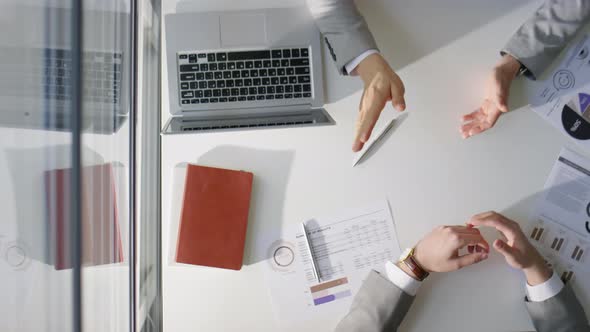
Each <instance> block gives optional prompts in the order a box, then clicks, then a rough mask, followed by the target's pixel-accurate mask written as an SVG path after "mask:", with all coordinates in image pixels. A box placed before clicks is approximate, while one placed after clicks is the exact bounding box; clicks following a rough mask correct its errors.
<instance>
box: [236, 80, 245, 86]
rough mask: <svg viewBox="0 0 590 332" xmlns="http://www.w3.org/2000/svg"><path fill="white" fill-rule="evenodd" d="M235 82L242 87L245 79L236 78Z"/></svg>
mask: <svg viewBox="0 0 590 332" xmlns="http://www.w3.org/2000/svg"><path fill="white" fill-rule="evenodd" d="M234 83H235V85H236V86H237V87H241V86H244V81H243V80H234Z"/></svg>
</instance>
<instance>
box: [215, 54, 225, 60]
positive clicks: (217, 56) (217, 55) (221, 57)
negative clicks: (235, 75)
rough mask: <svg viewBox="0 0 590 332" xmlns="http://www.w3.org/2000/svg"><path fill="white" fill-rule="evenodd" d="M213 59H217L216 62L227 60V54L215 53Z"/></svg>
mask: <svg viewBox="0 0 590 332" xmlns="http://www.w3.org/2000/svg"><path fill="white" fill-rule="evenodd" d="M215 57H216V58H217V61H225V60H227V54H225V53H217V54H216V55H215Z"/></svg>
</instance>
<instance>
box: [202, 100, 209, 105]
mask: <svg viewBox="0 0 590 332" xmlns="http://www.w3.org/2000/svg"><path fill="white" fill-rule="evenodd" d="M208 103H209V99H201V104H208Z"/></svg>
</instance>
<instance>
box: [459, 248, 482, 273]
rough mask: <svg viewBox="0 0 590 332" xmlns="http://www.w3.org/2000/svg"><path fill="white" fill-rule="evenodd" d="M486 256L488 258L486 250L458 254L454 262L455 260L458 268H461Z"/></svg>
mask: <svg viewBox="0 0 590 332" xmlns="http://www.w3.org/2000/svg"><path fill="white" fill-rule="evenodd" d="M487 258H488V253H487V252H477V253H472V254H467V255H463V256H459V257H457V259H456V262H457V265H458V268H459V269H461V268H464V267H466V266H469V265H473V264H475V263H479V262H481V261H483V260H485V259H487Z"/></svg>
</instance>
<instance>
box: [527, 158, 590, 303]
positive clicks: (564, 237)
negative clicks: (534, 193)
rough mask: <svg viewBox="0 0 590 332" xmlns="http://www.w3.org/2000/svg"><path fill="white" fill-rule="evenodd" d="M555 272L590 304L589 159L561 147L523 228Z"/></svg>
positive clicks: (582, 299)
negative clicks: (529, 219) (527, 223)
mask: <svg viewBox="0 0 590 332" xmlns="http://www.w3.org/2000/svg"><path fill="white" fill-rule="evenodd" d="M525 232H526V235H527V236H528V238H529V241H530V242H531V243H532V244H533V245H535V247H537V249H539V251H540V252H541V253H542V254H543V256H544V257H545V259H546V260H547V261H548V262H549V263H550V264H551V265H552V266H553V268H554V270H555V272H556V273H558V274H559V276H560V278H561V279H562V280H563V281H564V282H566V283H572V284H573V287H574V290H575V291H576V292H577V295H578V298H580V300H581V301H582V303H583V304H586V306H585V307H586V308H588V304H590V301H589V298H590V160H588V159H586V158H585V157H583V156H581V155H579V154H577V153H575V152H573V151H571V150H568V149H563V150H562V151H561V153H560V155H559V157H558V159H557V161H556V163H555V165H554V167H553V170H552V171H551V174H550V175H549V178H548V179H547V182H546V183H545V188H544V190H543V192H542V195H541V197H540V198H539V201H538V202H537V205H536V208H535V209H534V211H533V214H532V217H531V223H529V225H528V228H527V229H526V230H525Z"/></svg>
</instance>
